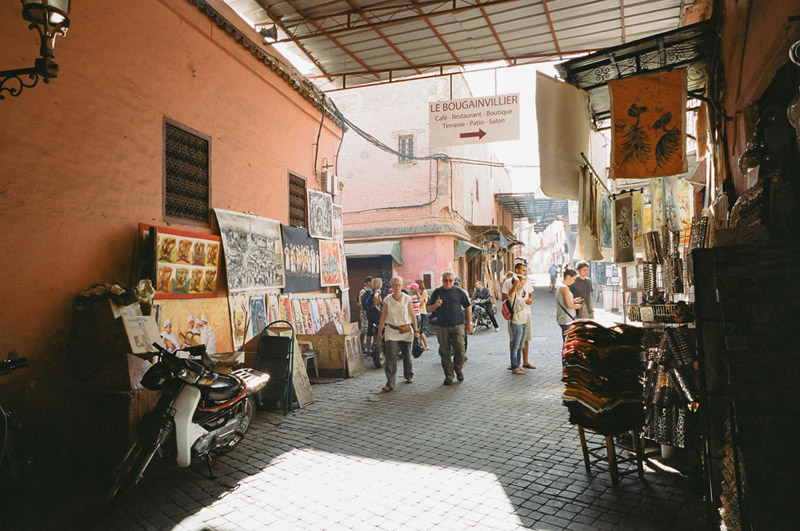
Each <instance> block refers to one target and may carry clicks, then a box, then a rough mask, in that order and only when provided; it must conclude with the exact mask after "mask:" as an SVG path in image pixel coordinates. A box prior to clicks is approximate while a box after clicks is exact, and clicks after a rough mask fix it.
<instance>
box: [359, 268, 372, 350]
mask: <svg viewBox="0 0 800 531" xmlns="http://www.w3.org/2000/svg"><path fill="white" fill-rule="evenodd" d="M368 291H372V277H371V276H368V277H367V279H366V280H365V281H364V287H363V288H361V291H359V292H358V299H356V304H358V309H359V317H360V318H361V319H360V320H361V349H362V350H364V349H365V347H366V344H365V341H366V339H367V309H366V308H364V306H363V304H364V303H363V300H364V294H365V293H367V292H368Z"/></svg>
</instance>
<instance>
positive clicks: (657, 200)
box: [647, 179, 664, 232]
mask: <svg viewBox="0 0 800 531" xmlns="http://www.w3.org/2000/svg"><path fill="white" fill-rule="evenodd" d="M650 197H651V205H652V207H653V223H652V225H651V227H650V229H649V230H654V231H657V232H661V227H663V226H664V179H653V181H651V183H650ZM647 232H649V231H647Z"/></svg>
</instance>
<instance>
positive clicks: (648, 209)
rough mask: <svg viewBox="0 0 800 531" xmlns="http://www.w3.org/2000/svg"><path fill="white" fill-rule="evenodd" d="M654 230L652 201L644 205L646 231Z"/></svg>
mask: <svg viewBox="0 0 800 531" xmlns="http://www.w3.org/2000/svg"><path fill="white" fill-rule="evenodd" d="M651 230H653V206H652V205H651V204H650V203H646V204H645V205H644V232H646V233H647V232H650V231H651Z"/></svg>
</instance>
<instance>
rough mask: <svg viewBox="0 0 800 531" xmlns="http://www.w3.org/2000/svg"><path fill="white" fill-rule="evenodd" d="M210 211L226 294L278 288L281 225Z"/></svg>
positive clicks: (281, 278) (280, 281) (281, 280)
mask: <svg viewBox="0 0 800 531" xmlns="http://www.w3.org/2000/svg"><path fill="white" fill-rule="evenodd" d="M214 212H215V213H216V214H217V221H218V222H219V231H220V234H221V235H222V245H223V247H224V250H225V268H226V271H227V274H228V291H229V292H230V293H236V292H240V291H246V290H259V289H262V290H263V289H266V288H282V287H283V285H284V269H283V245H282V243H281V228H280V227H281V224H280V223H278V222H277V221H275V220H272V219H267V218H260V217H258V216H254V215H252V214H240V213H239V212H231V211H229V210H221V209H219V208H215V209H214Z"/></svg>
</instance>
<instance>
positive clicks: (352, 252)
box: [344, 240, 403, 265]
mask: <svg viewBox="0 0 800 531" xmlns="http://www.w3.org/2000/svg"><path fill="white" fill-rule="evenodd" d="M344 255H345V256H346V257H347V258H368V257H371V256H391V257H392V259H393V260H394V261H395V262H397V263H398V264H400V265H403V251H402V245H401V244H400V240H389V241H382V242H362V243H345V244H344Z"/></svg>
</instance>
